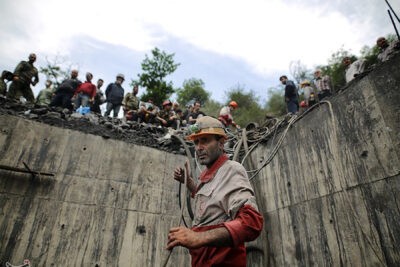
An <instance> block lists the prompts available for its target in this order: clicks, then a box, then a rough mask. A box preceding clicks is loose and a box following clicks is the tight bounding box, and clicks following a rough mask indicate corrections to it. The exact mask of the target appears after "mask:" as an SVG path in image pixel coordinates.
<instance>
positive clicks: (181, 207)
mask: <svg viewBox="0 0 400 267" xmlns="http://www.w3.org/2000/svg"><path fill="white" fill-rule="evenodd" d="M172 136H173V137H175V138H176V139H178V140H179V142H180V143H181V144H182V145H183V147H184V149H185V152H186V156H187V157H188V158H189V160H188V162H189V167H190V172H191V174H192V175H194V174H195V168H194V166H193V157H192V154H191V153H190V149H189V147H188V145H187V144H186V142H185V141H184V140H183V139H182V138H181V137H180V136H178V135H171V137H172ZM184 177H185V179H184V185H185V192H186V198H183V203H182V205H181V183H179V207H180V209H181V210H180V216H179V217H180V219H179V224H178V225H179V226H180V225H181V224H182V222H183V223H184V224H185V226H186V227H188V226H187V224H186V221H185V218H184V216H183V212H184V208H185V206H187V210H188V213H189V216H190V218H191V219H192V220H193V217H194V216H193V210H192V206H191V204H190V194H189V193H188V188H187V183H188V179H189V177H190V173H188V172H187V171H186V170H185V176H184ZM172 251H173V249H171V250H170V251H168V255H167V258H166V259H165V261H164V263H163V265H162V266H163V267H166V266H167V264H168V261H169V259H170V257H171V254H172Z"/></svg>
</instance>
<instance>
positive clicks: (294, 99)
mask: <svg viewBox="0 0 400 267" xmlns="http://www.w3.org/2000/svg"><path fill="white" fill-rule="evenodd" d="M376 45H377V47H378V48H379V54H378V56H377V59H378V62H384V61H387V60H388V59H389V58H391V57H392V56H393V55H394V54H395V53H398V52H399V51H400V41H399V40H397V41H393V42H391V43H389V42H388V40H387V39H386V38H385V37H379V38H378V39H377V40H376ZM342 64H343V66H344V70H345V72H344V76H345V80H346V84H347V83H350V82H351V81H352V80H354V79H355V78H356V77H358V76H359V75H361V74H363V73H364V72H365V66H366V60H365V59H364V58H358V59H356V60H352V58H351V57H348V56H346V57H344V58H343V59H342ZM279 81H280V82H281V83H282V85H283V86H284V91H285V93H284V98H285V103H286V110H287V112H288V113H290V114H296V113H298V112H299V110H300V108H304V109H307V108H309V107H310V106H312V105H314V104H316V103H317V102H319V101H321V100H323V99H324V98H326V97H329V96H331V95H332V94H333V90H332V83H331V78H330V77H329V75H323V74H322V70H321V69H316V70H315V71H314V79H313V80H312V81H309V80H303V81H301V82H300V84H299V85H300V89H301V90H302V91H303V98H304V100H302V101H301V102H300V101H299V93H298V91H299V90H298V88H297V86H296V85H295V83H294V82H293V81H291V80H289V79H288V77H287V76H286V75H282V76H281V77H280V78H279Z"/></svg>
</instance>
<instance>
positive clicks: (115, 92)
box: [104, 74, 125, 118]
mask: <svg viewBox="0 0 400 267" xmlns="http://www.w3.org/2000/svg"><path fill="white" fill-rule="evenodd" d="M124 81H125V76H124V75H123V74H118V75H117V77H116V81H115V82H114V83H110V84H109V85H108V86H107V89H106V102H107V106H106V112H105V113H104V116H106V117H108V116H109V115H110V113H111V111H113V117H114V118H116V117H118V113H119V110H120V109H121V106H122V100H123V99H124V92H125V90H124V88H123V87H122V83H123V82H124Z"/></svg>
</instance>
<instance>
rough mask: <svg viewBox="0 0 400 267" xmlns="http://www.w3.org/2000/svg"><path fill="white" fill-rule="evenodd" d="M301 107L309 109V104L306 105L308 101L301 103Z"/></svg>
mask: <svg viewBox="0 0 400 267" xmlns="http://www.w3.org/2000/svg"><path fill="white" fill-rule="evenodd" d="M300 107H302V108H306V107H307V103H306V101H304V100H303V101H301V102H300Z"/></svg>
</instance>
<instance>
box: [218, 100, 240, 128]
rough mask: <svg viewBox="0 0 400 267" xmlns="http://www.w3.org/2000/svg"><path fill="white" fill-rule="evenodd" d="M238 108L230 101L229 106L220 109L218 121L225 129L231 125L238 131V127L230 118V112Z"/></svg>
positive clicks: (234, 102)
mask: <svg viewBox="0 0 400 267" xmlns="http://www.w3.org/2000/svg"><path fill="white" fill-rule="evenodd" d="M237 108H238V104H237V103H236V101H231V102H229V104H228V105H227V106H225V107H223V108H222V109H221V111H220V112H219V117H218V120H220V121H221V122H222V123H223V124H224V126H225V127H228V126H229V125H232V126H233V127H235V128H236V129H240V126H239V125H238V124H236V122H235V121H234V120H233V117H232V111H234V110H235V109H237Z"/></svg>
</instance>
